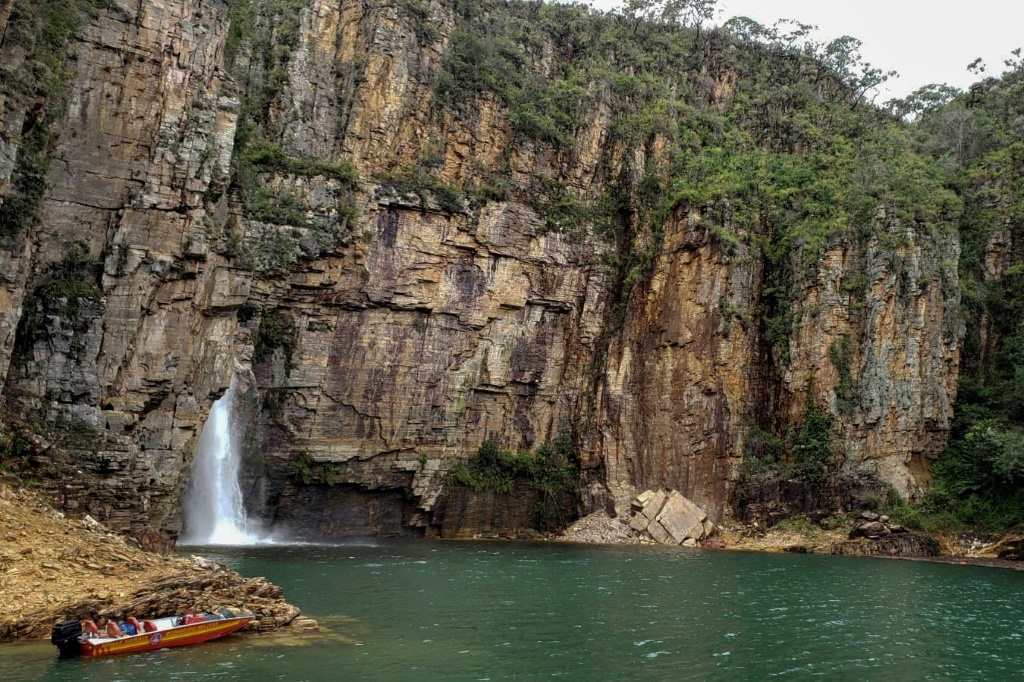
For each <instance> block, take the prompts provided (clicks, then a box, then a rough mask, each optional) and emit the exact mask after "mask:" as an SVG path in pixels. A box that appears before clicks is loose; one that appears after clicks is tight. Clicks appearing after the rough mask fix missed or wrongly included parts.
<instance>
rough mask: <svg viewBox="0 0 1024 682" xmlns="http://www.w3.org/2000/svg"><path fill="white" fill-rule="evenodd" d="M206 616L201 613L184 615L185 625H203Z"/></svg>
mask: <svg viewBox="0 0 1024 682" xmlns="http://www.w3.org/2000/svg"><path fill="white" fill-rule="evenodd" d="M205 622H206V616H204V615H203V614H201V613H186V614H185V625H192V624H193V623H205Z"/></svg>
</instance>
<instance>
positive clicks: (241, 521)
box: [179, 370, 259, 545]
mask: <svg viewBox="0 0 1024 682" xmlns="http://www.w3.org/2000/svg"><path fill="white" fill-rule="evenodd" d="M239 383H242V384H243V385H244V384H245V381H244V379H243V380H241V382H240V380H239V378H238V371H237V370H236V371H235V372H233V373H232V375H231V387H230V388H229V389H228V391H227V393H225V394H224V396H223V397H222V398H221V399H220V400H218V401H217V402H215V403H214V404H213V408H212V409H211V410H210V418H209V419H208V420H207V422H206V425H205V426H203V432H202V434H200V436H199V448H198V451H197V452H196V461H195V463H194V464H193V466H192V477H191V480H190V481H189V485H188V490H187V491H186V492H185V506H184V510H183V512H184V524H183V529H182V535H181V538H180V540H179V542H180V543H181V544H183V545H251V544H255V543H256V542H257V541H258V540H259V538H258V537H257V536H256V535H255V534H253V533H252V531H251V529H249V528H248V527H247V525H248V524H247V521H246V518H245V506H244V505H243V503H242V491H241V489H240V488H239V487H238V470H239V466H240V464H241V458H242V449H241V448H240V447H239V440H240V438H239V436H240V435H241V434H240V433H239V431H240V430H241V429H240V428H239V424H238V423H237V417H236V409H235V401H236V400H237V399H238V398H239V397H240V395H241V394H242V391H241V388H240V386H239Z"/></svg>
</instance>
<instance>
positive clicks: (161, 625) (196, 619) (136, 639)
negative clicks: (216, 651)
mask: <svg viewBox="0 0 1024 682" xmlns="http://www.w3.org/2000/svg"><path fill="white" fill-rule="evenodd" d="M253 618H254V616H253V615H252V614H246V615H232V614H231V613H228V612H223V613H188V614H184V615H180V616H169V617H166V618H156V619H153V620H145V621H142V622H141V623H139V621H137V620H135V619H134V618H129V619H128V621H127V622H124V623H121V624H120V625H118V624H116V623H115V624H110V623H108V625H107V628H106V629H105V630H104V631H100V629H99V628H97V627H96V625H95V624H94V623H93V622H92V621H88V620H85V621H78V620H65V621H62V622H60V623H57V624H56V625H54V626H53V632H52V633H51V635H50V641H51V642H52V643H53V644H54V645H55V646H56V647H57V650H58V651H59V652H60V657H61V658H72V657H75V656H81V657H83V658H95V657H97V656H112V655H115V654H132V653H137V652H140V651H155V650H157V649H164V648H166V647H172V646H187V645H189V644H201V643H202V642H208V641H210V640H211V639H217V638H218V637H223V636H224V635H228V634H231V633H232V632H235V631H236V630H238V629H240V628H242V627H245V626H246V625H247V624H248V623H249V622H250V621H252V619H253Z"/></svg>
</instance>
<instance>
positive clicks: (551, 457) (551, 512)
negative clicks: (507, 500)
mask: <svg viewBox="0 0 1024 682" xmlns="http://www.w3.org/2000/svg"><path fill="white" fill-rule="evenodd" d="M579 480H580V469H579V463H578V461H577V459H576V455H575V453H574V452H573V448H572V441H571V439H570V438H569V437H568V436H561V437H559V438H558V439H556V440H555V442H554V444H551V443H543V444H541V445H540V446H539V447H537V448H536V449H534V450H527V449H524V448H520V449H519V450H505V449H502V447H501V445H500V444H499V443H498V442H497V441H495V440H491V439H487V440H485V441H484V442H483V444H482V445H481V446H480V449H479V450H478V451H477V452H476V454H475V455H474V456H473V457H471V458H470V459H469V461H468V462H466V463H465V464H459V465H458V466H456V467H455V468H454V469H452V471H451V473H449V475H448V485H449V486H466V487H467V488H469V489H470V490H472V491H473V492H477V493H480V492H492V493H497V494H499V495H507V494H510V493H513V492H515V490H516V489H517V486H524V487H525V488H526V489H528V490H531V491H533V492H535V493H536V494H537V495H538V499H539V502H538V509H537V512H538V515H539V520H540V524H541V526H542V527H543V528H555V527H558V528H562V527H565V525H566V524H567V523H568V522H571V521H572V520H573V519H575V517H576V514H577V512H576V507H577V506H578V503H579V494H580V487H579Z"/></svg>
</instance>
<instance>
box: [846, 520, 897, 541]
mask: <svg viewBox="0 0 1024 682" xmlns="http://www.w3.org/2000/svg"><path fill="white" fill-rule="evenodd" d="M883 535H889V527H888V526H886V525H885V524H884V523H882V522H880V521H868V522H867V523H860V524H857V525H856V526H854V527H853V530H851V531H850V539H851V540H853V539H855V538H877V537H881V536H883Z"/></svg>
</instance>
